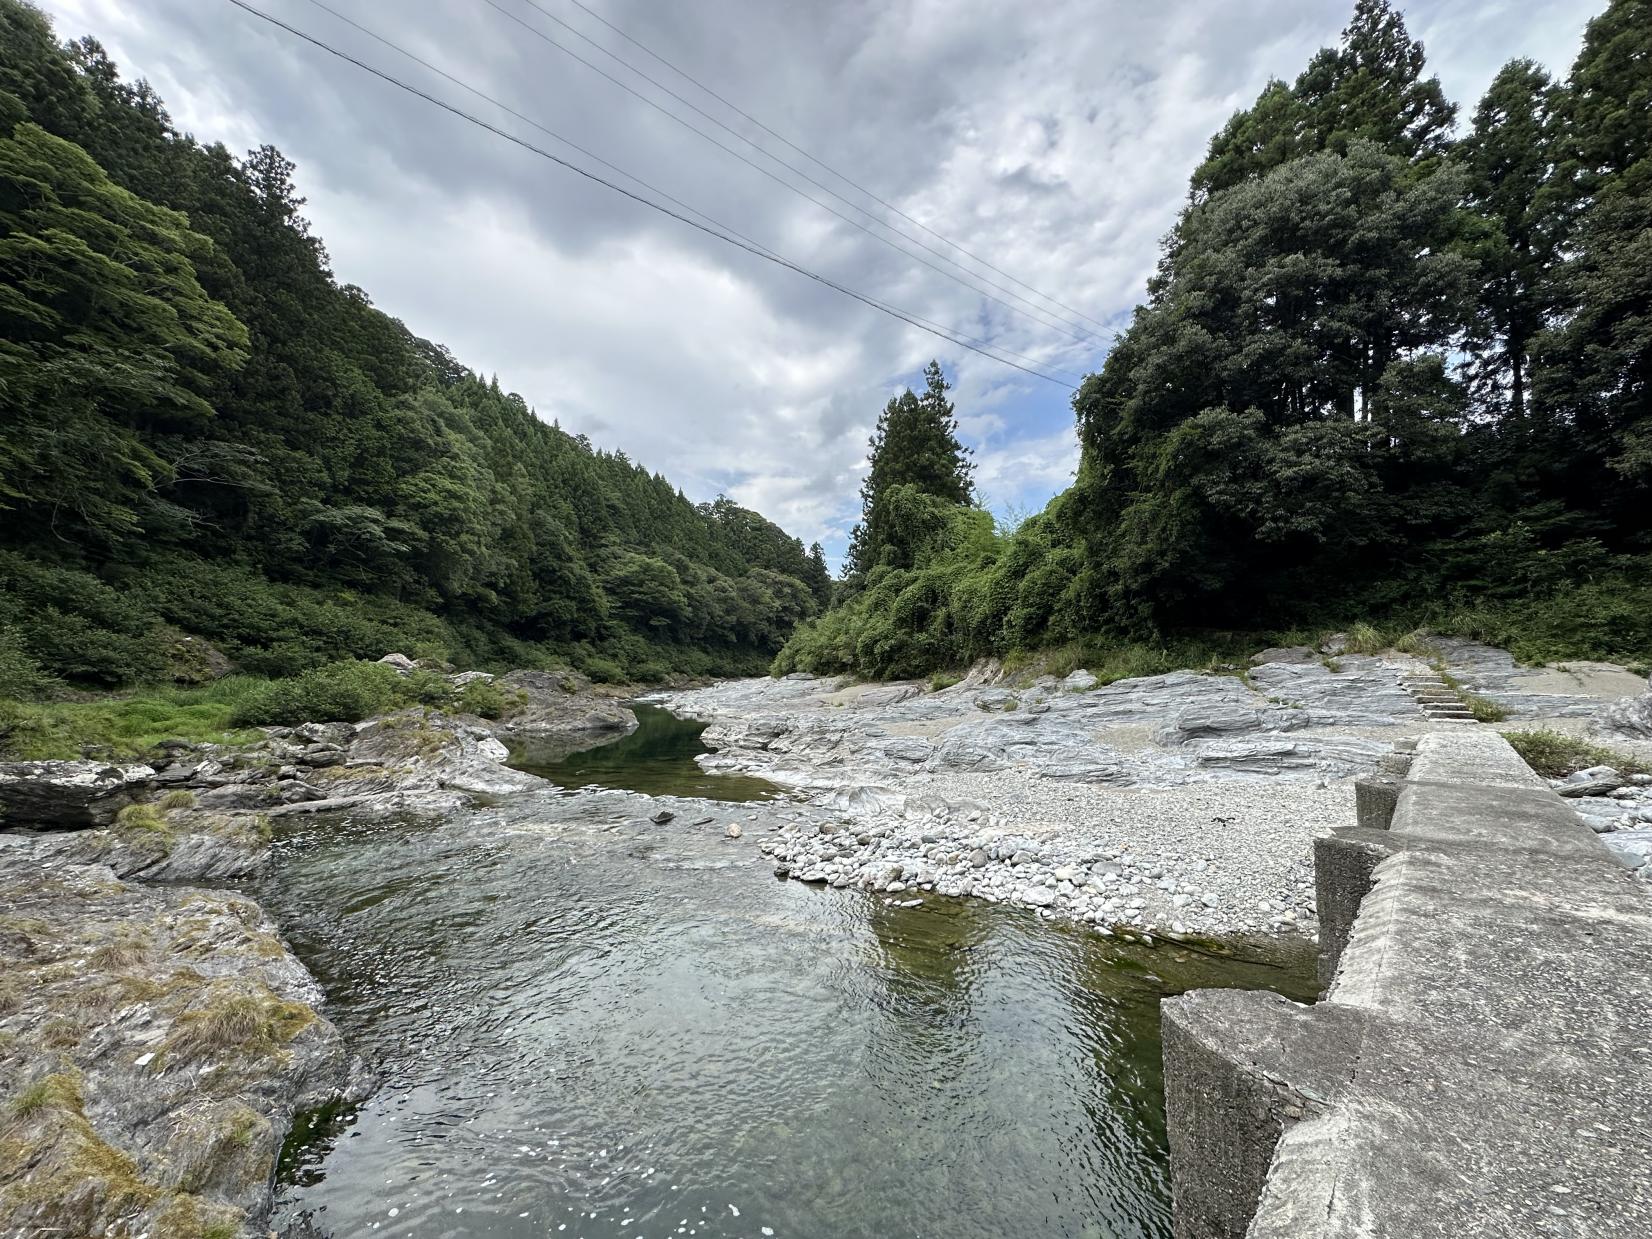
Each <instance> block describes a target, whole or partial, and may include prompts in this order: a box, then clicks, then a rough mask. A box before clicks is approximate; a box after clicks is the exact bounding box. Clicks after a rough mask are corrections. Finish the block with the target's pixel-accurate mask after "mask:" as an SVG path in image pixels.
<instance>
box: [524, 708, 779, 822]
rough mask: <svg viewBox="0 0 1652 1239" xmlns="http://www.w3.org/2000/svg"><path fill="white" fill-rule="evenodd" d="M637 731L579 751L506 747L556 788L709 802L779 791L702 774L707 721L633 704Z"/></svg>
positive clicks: (752, 797) (759, 782)
mask: <svg viewBox="0 0 1652 1239" xmlns="http://www.w3.org/2000/svg"><path fill="white" fill-rule="evenodd" d="M631 709H632V711H633V712H634V713H635V714H636V716H637V729H636V730H635V731H634V732H632V733H631V734H630V735H628V736H625V737H624V738H622V739H619V740H614V741H611V742H610V743H608V744H604V745H601V746H600V747H597V748H592V749H586V750H584V751H583V752H579V753H570V754H564V753H561V752H555V753H545V752H543V751H538V750H536V749H535V747H534V746H533V744H532V743H531V742H525V743H519V744H518V745H517V746H516V747H514V748H513V749H512V751H511V765H513V766H515V767H516V768H517V769H518V770H525V771H527V772H528V773H529V774H537V775H538V776H539V777H540V778H542V779H549V780H550V781H551V782H553V783H555V784H556V785H557V786H558V787H566V788H583V787H612V788H622V789H625V790H628V791H637V792H646V793H647V794H648V795H650V796H703V797H705V798H706V799H708V800H729V801H735V802H748V801H754V800H774V799H777V798H779V797H781V796H784V795H785V792H784V791H782V789H780V788H778V787H776V786H775V785H774V784H773V783H769V782H767V781H765V780H763V779H754V778H750V777H747V776H744V775H734V774H715V773H707V772H706V771H704V770H702V769H700V767H699V766H698V765H697V764H696V763H695V761H694V759H695V758H696V757H697V756H699V755H700V754H701V753H708V752H710V751H711V750H710V749H708V748H707V747H706V746H705V745H704V744H703V743H701V741H700V735H701V733H702V732H704V731H705V729H706V727H707V724H705V723H700V722H695V721H694V720H693V719H682V718H678V717H677V716H676V715H674V714H671V713H670V712H669V711H666V710H663V709H661V708H660V707H659V706H651V705H644V704H641V703H639V704H637V705H634V706H632V707H631Z"/></svg>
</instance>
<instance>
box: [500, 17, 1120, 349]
mask: <svg viewBox="0 0 1652 1239" xmlns="http://www.w3.org/2000/svg"><path fill="white" fill-rule="evenodd" d="M526 2H527V4H528V5H529V7H531V8H533V9H535V10H536V11H538V12H540V13H545V10H544V9H542V8H540V7H539V6H538V5H537V4H535V3H534V2H533V0H526ZM483 3H484V4H486V5H487V6H488V7H489V8H491V9H494V10H496V11H497V12H498V13H500V14H501V15H502V16H504V17H505V18H507V19H508V20H510V21H513V22H515V23H516V24H517V25H518V26H521V27H522V29H524V30H526V31H527V32H528V33H529V34H531V35H533V36H534V37H535V38H537V39H540V40H541V41H543V42H545V43H548V44H550V45H551V46H552V47H554V48H556V50H557V51H559V52H561V53H562V54H563V55H565V56H568V57H570V58H571V59H573V60H577V61H578V62H579V63H580V64H582V65H584V66H585V67H586V68H587V69H589V70H591V72H593V73H595V74H597V75H599V76H600V77H604V78H607V79H608V81H610V82H612V83H613V84H614V85H616V86H618V87H619V88H620V89H621V90H623V91H625V92H626V93H627V94H628V95H631V96H632V97H634V98H636V99H639V100H641V101H642V102H643V103H646V104H647V105H648V106H649V107H651V108H653V109H654V110H655V111H656V112H658V113H660V115H662V116H665V117H669V118H670V119H671V120H674V121H676V122H677V124H679V125H681V126H682V127H683V128H684V129H687V130H688V131H689V132H690V133H692V134H695V135H696V136H698V137H700V138H703V139H705V140H706V141H707V142H710V143H711V144H712V145H713V146H715V147H716V148H717V149H718V150H720V151H723V152H724V153H725V154H729V155H732V156H734V158H736V159H738V160H739V161H740V162H741V163H743V164H745V165H746V166H747V167H748V168H752V169H755V170H756V171H758V172H761V173H762V174H763V175H764V176H766V177H768V178H769V179H770V180H771V181H773V182H774V183H775V184H777V185H780V186H783V187H784V188H786V189H789V190H790V191H791V192H792V193H794V194H796V195H797V196H798V197H800V198H802V199H804V200H805V201H807V202H812V203H814V204H815V205H816V206H817V207H819V208H820V209H821V210H823V211H829V212H831V213H832V214H833V215H835V216H837V217H838V218H839V219H841V220H842V221H843V222H844V223H846V224H848V225H849V226H850V227H852V228H857V229H859V230H860V231H861V232H864V233H865V234H866V235H867V236H869V237H871V238H872V239H873V240H874V241H877V242H878V243H879V244H881V245H887V246H888V247H889V248H890V249H892V250H894V251H895V252H896V253H897V254H899V255H901V257H903V258H910V259H911V260H912V261H914V262H918V263H922V264H923V265H924V266H926V267H928V268H929V269H930V270H931V271H934V272H936V273H938V274H940V275H943V276H945V277H946V278H947V279H949V280H951V281H953V282H954V283H955V284H959V285H962V286H963V287H964V288H967V289H969V291H970V292H972V293H975V294H976V295H977V296H980V297H985V298H986V299H987V300H988V301H996V302H997V303H998V304H999V305H1001V306H1003V307H1004V308H1005V309H1006V310H1008V311H1009V312H1010V313H1012V314H1019V315H1020V316H1021V317H1022V318H1026V319H1029V320H1030V321H1032V322H1035V323H1037V324H1038V325H1039V326H1040V327H1046V328H1050V329H1052V330H1055V331H1059V332H1061V333H1062V334H1063V335H1065V336H1067V337H1068V338H1069V339H1071V340H1074V341H1076V342H1077V343H1079V344H1082V345H1085V346H1086V347H1091V346H1094V345H1098V344H1105V343H1106V342H1105V341H1103V340H1101V339H1100V338H1099V337H1097V336H1096V335H1095V334H1094V333H1093V332H1090V331H1088V330H1087V329H1086V330H1084V331H1083V333H1082V334H1080V333H1079V332H1075V331H1073V330H1071V328H1070V326H1069V325H1068V324H1065V323H1062V322H1060V321H1051V320H1052V319H1054V318H1055V316H1054V315H1053V314H1051V312H1050V311H1048V310H1045V309H1042V308H1041V307H1039V306H1036V305H1033V304H1032V302H1030V301H1028V300H1027V299H1026V298H1025V297H1021V296H1017V294H1015V293H1014V292H1010V296H1012V297H1015V299H1016V300H1017V301H1020V302H1021V303H1022V304H1023V305H1026V306H1028V307H1029V308H1030V310H1031V311H1032V312H1031V313H1029V312H1028V310H1018V309H1016V307H1015V306H1013V305H1011V304H1010V303H1009V302H1008V301H1005V300H1004V299H1003V298H1002V297H997V296H994V295H993V294H992V293H989V292H987V291H986V290H985V289H983V288H981V287H979V286H978V285H975V284H972V283H970V282H969V280H967V279H964V278H963V277H961V276H958V275H955V274H953V273H952V272H951V271H948V270H947V269H946V268H945V267H941V266H937V265H936V264H935V263H933V262H930V261H929V260H928V259H927V258H923V257H921V256H919V255H917V254H914V253H913V252H912V251H911V250H908V249H904V248H902V247H901V246H899V245H897V244H896V243H895V242H893V241H891V240H890V239H889V238H888V237H886V236H883V235H882V234H881V233H877V232H873V231H872V230H871V229H870V228H868V227H867V226H866V225H865V224H863V223H861V222H860V221H859V220H857V219H852V218H850V217H849V216H847V215H845V214H844V213H843V212H842V211H840V210H838V209H837V208H836V207H834V206H832V205H831V204H830V203H828V202H822V201H821V200H820V199H819V198H816V197H815V196H814V195H813V194H810V193H808V192H806V191H804V190H802V189H799V188H798V187H797V186H796V185H794V184H792V183H791V182H790V181H788V180H786V179H785V178H784V177H782V176H780V175H778V174H776V173H775V172H773V171H771V170H770V169H768V168H765V167H764V166H763V165H762V164H760V163H756V162H755V161H753V160H751V159H749V158H747V157H746V156H745V155H742V154H741V153H740V152H739V151H737V150H735V149H734V148H733V147H731V146H729V145H727V144H726V143H724V142H720V141H718V140H717V139H716V138H715V137H713V136H712V135H711V134H709V133H707V132H706V131H705V130H703V129H699V128H696V127H695V126H694V125H693V124H691V123H690V122H689V121H687V120H685V119H684V118H683V117H681V116H678V115H677V114H676V113H675V112H673V111H672V110H671V109H670V108H668V107H666V106H664V105H663V104H661V103H659V102H657V101H656V100H653V99H650V98H649V97H648V96H647V95H645V94H643V93H642V92H641V91H639V90H637V89H636V88H635V87H634V86H631V85H630V84H629V83H626V82H622V81H621V80H620V79H619V78H617V77H615V76H614V75H613V74H612V73H609V72H608V71H607V70H605V69H601V68H598V67H597V66H596V65H594V64H592V63H591V62H590V61H589V60H587V59H585V57H583V56H581V55H580V54H579V53H578V52H576V51H574V50H573V49H572V48H569V47H567V46H565V45H563V44H561V43H558V42H557V41H556V40H555V39H553V38H552V37H551V36H550V35H548V34H546V33H545V32H544V31H543V30H540V29H539V28H538V27H536V26H534V25H531V24H530V23H528V22H525V21H523V20H522V19H521V18H520V17H518V16H517V15H516V14H515V13H512V12H511V11H510V10H509V9H507V8H505V7H504V6H503V5H501V4H499V3H498V0H483ZM545 16H547V17H550V19H551V20H552V21H556V22H560V21H561V19H560V18H558V17H555V16H554V15H552V14H549V13H545ZM562 24H563V25H566V24H567V23H565V22H564V23H562ZM569 29H572V27H569ZM574 33H575V34H579V32H578V31H577V30H575V31H574ZM579 37H580V38H585V36H584V35H579ZM587 42H589V40H587ZM593 46H597V45H595V44H593ZM597 50H598V51H600V52H602V53H603V54H604V55H606V56H611V57H612V56H613V53H612V52H610V51H608V50H607V49H606V48H603V47H600V46H597ZM614 58H615V59H616V60H618V57H614ZM619 63H620V64H622V65H623V64H625V62H624V61H623V60H621V61H619ZM625 67H626V68H628V69H630V68H631V66H630V65H625ZM632 72H633V73H637V74H638V75H639V76H641V77H643V78H644V79H645V80H646V81H649V82H654V79H653V78H650V77H648V75H647V74H644V73H642V72H641V71H640V70H637V69H632ZM654 84H655V85H656V86H659V83H657V82H654ZM660 89H661V90H663V91H665V92H666V94H668V95H671V97H672V98H674V99H678V100H681V101H682V102H683V103H684V104H685V105H686V106H688V107H690V108H693V109H694V111H696V112H699V113H700V114H701V115H702V116H705V117H706V119H707V120H709V121H711V122H712V123H713V124H714V125H717V126H718V127H720V128H722V129H727V130H728V132H730V133H732V134H734V136H735V137H737V138H739V139H740V141H742V142H745V143H746V144H747V145H748V146H752V147H753V148H754V149H756V150H757V151H759V152H760V153H762V154H763V155H766V156H767V157H768V158H770V159H772V160H774V161H775V162H776V163H778V164H779V165H780V166H781V167H783V168H785V169H787V170H788V171H790V172H793V173H796V175H798V176H801V177H802V178H803V179H804V180H806V181H808V182H809V183H810V184H811V185H814V186H816V187H818V188H819V189H821V190H823V191H824V192H826V193H828V194H831V195H832V196H833V197H834V198H837V199H838V200H839V201H841V202H844V203H845V205H847V206H848V207H850V209H851V210H856V211H860V213H861V214H862V215H865V216H866V217H867V218H868V219H870V220H872V222H873V223H875V224H878V225H879V227H883V228H889V230H890V231H891V232H895V235H896V236H898V237H900V238H901V239H902V240H906V241H911V242H912V244H914V245H916V246H918V248H919V249H923V250H928V251H929V253H931V254H934V255H935V256H936V257H938V258H940V259H941V261H942V262H948V263H951V264H952V265H953V266H954V267H958V269H959V270H960V271H964V273H965V275H969V276H972V277H973V278H975V279H980V280H981V281H982V283H985V284H988V285H990V286H991V287H993V288H1002V287H1003V286H1002V285H1000V284H995V283H993V281H991V280H988V279H985V278H984V277H981V276H975V275H974V273H973V272H969V271H967V270H966V269H965V268H963V267H961V266H959V265H958V264H957V263H956V262H953V260H952V259H950V258H948V257H947V256H946V255H945V254H942V253H940V252H939V251H937V250H935V249H933V248H931V247H930V246H927V245H925V244H923V242H921V241H913V240H912V238H911V237H908V236H907V235H906V234H905V233H902V232H897V231H896V230H895V229H893V228H890V227H889V225H888V224H885V223H883V222H882V221H881V220H879V219H878V218H877V217H876V216H874V215H872V214H871V213H870V212H868V211H865V210H863V209H862V208H860V207H858V206H855V205H854V203H852V202H849V201H848V200H847V199H845V198H844V197H843V195H841V194H839V193H838V192H837V191H836V190H833V189H831V188H829V187H828V186H825V185H822V184H821V183H820V182H819V181H817V180H815V179H814V178H813V177H811V176H810V175H809V174H808V173H806V172H803V171H800V170H799V169H798V168H796V167H794V166H793V165H791V164H789V163H787V162H786V161H785V160H783V159H781V158H779V157H778V156H776V155H773V154H770V153H769V152H768V151H765V150H763V148H762V147H760V146H757V144H756V143H754V142H752V141H751V139H750V138H748V137H746V136H745V135H744V134H742V133H740V132H739V131H738V130H734V129H729V127H728V126H727V125H725V124H723V122H722V121H720V120H718V119H717V118H716V117H715V116H712V115H711V114H710V113H708V112H706V111H705V110H704V109H702V108H699V107H697V106H696V105H694V104H693V103H690V102H689V101H688V100H686V99H683V98H682V96H681V95H678V94H676V93H675V92H673V91H672V90H671V89H670V88H669V87H665V86H660ZM1005 291H1009V290H1007V289H1006V290H1005ZM1038 314H1043V315H1047V316H1048V317H1045V318H1039V317H1036V315H1038Z"/></svg>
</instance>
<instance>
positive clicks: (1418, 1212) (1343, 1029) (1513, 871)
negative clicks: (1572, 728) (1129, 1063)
mask: <svg viewBox="0 0 1652 1239" xmlns="http://www.w3.org/2000/svg"><path fill="white" fill-rule="evenodd" d="M1407 765H1408V767H1409V768H1408V769H1406V768H1405V767H1406V766H1407ZM1360 821H1361V825H1359V826H1356V827H1352V828H1348V829H1345V830H1342V831H1338V832H1337V833H1336V834H1335V835H1333V836H1332V837H1330V838H1327V839H1323V840H1320V841H1319V842H1318V845H1317V846H1316V856H1315V862H1316V868H1317V870H1318V878H1319V905H1320V915H1321V925H1322V937H1321V949H1322V968H1323V973H1324V978H1325V979H1326V980H1327V981H1328V983H1329V989H1328V992H1327V993H1326V996H1325V998H1324V1000H1323V1001H1321V1002H1320V1003H1318V1004H1317V1005H1314V1006H1301V1005H1298V1004H1296V1003H1292V1002H1290V1001H1289V1000H1287V999H1284V998H1281V997H1279V996H1277V995H1272V994H1265V993H1241V992H1235V991H1216V990H1205V991H1196V992H1194V993H1190V994H1186V995H1184V996H1182V997H1180V998H1174V999H1167V1000H1166V1001H1165V1004H1164V1046H1165V1077H1166V1100H1167V1104H1168V1108H1169V1122H1170V1146H1171V1158H1172V1172H1173V1182H1174V1189H1175V1202H1176V1221H1175V1233H1176V1236H1177V1239H1239V1237H1241V1236H1248V1237H1249V1239H1310V1237H1311V1239H1354V1237H1355V1236H1360V1237H1373V1239H1375V1237H1382V1239H1390V1237H1392V1239H1423V1237H1425V1236H1426V1237H1430V1239H1432V1237H1436V1236H1437V1237H1439V1239H1473V1237H1478V1236H1485V1237H1487V1239H1492V1237H1496V1239H1523V1237H1525V1236H1545V1237H1551V1236H1552V1237H1557V1239H1617V1237H1619V1236H1621V1237H1622V1239H1645V1237H1646V1236H1652V899H1649V897H1648V891H1647V888H1646V887H1645V886H1644V885H1642V884H1641V883H1639V882H1637V881H1635V880H1633V879H1632V878H1630V877H1629V876H1628V874H1627V873H1626V872H1625V871H1624V869H1623V868H1622V867H1621V866H1620V865H1619V864H1618V863H1617V862H1616V861H1615V860H1614V859H1613V858H1612V857H1611V855H1610V853H1608V852H1607V851H1606V849H1605V848H1604V847H1603V846H1602V845H1601V844H1600V843H1599V842H1598V840H1597V839H1596V838H1595V836H1594V834H1593V832H1591V831H1590V830H1589V829H1588V827H1586V826H1584V825H1583V824H1582V823H1581V822H1579V821H1578V820H1577V818H1576V816H1575V815H1574V814H1573V813H1572V812H1571V810H1570V809H1569V808H1568V807H1567V806H1566V805H1565V804H1564V803H1563V802H1562V801H1561V799H1560V798H1559V797H1558V796H1556V795H1555V794H1554V793H1553V792H1552V791H1551V790H1550V789H1549V788H1548V786H1547V785H1546V784H1545V783H1544V782H1543V781H1542V780H1541V779H1540V778H1538V777H1537V776H1536V775H1535V774H1533V773H1532V771H1531V770H1530V769H1529V768H1528V767H1527V766H1526V765H1525V763H1524V762H1523V761H1521V760H1520V758H1519V756H1518V755H1517V754H1516V753H1515V752H1514V750H1513V749H1512V748H1510V747H1509V745H1508V743H1507V742H1506V741H1505V740H1504V739H1503V738H1502V737H1501V736H1499V735H1497V734H1496V733H1495V732H1493V731H1491V730H1490V729H1488V728H1480V727H1463V728H1457V729H1453V730H1450V731H1442V732H1437V733H1432V734H1429V735H1427V736H1424V737H1423V738H1422V739H1421V740H1420V741H1419V742H1418V743H1417V747H1416V751H1415V753H1414V755H1412V756H1411V757H1410V758H1409V761H1408V762H1407V760H1406V759H1405V758H1401V759H1400V760H1399V761H1397V762H1396V763H1395V769H1394V773H1393V774H1392V775H1391V776H1390V777H1389V778H1388V780H1386V781H1383V780H1377V781H1373V782H1369V783H1367V784H1366V785H1365V786H1363V787H1362V788H1361V789H1360ZM1384 826H1386V829H1385V828H1384Z"/></svg>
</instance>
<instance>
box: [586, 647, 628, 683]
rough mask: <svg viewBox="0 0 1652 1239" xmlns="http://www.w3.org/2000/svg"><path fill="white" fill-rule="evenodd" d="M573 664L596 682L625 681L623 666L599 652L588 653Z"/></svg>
mask: <svg viewBox="0 0 1652 1239" xmlns="http://www.w3.org/2000/svg"><path fill="white" fill-rule="evenodd" d="M575 665H576V666H577V667H578V668H579V669H580V670H581V671H583V672H584V673H585V674H586V675H588V676H590V677H591V679H593V680H595V681H596V682H597V683H598V684H624V683H625V668H624V667H622V666H620V665H619V664H618V663H617V662H615V661H614V660H613V659H611V658H604V657H602V656H601V655H600V654H590V655H587V656H585V657H584V658H581V659H577V660H576V662H575Z"/></svg>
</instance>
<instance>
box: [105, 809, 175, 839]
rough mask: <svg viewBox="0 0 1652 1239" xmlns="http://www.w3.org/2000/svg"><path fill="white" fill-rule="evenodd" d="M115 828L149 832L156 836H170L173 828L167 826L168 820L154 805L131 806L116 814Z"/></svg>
mask: <svg viewBox="0 0 1652 1239" xmlns="http://www.w3.org/2000/svg"><path fill="white" fill-rule="evenodd" d="M115 828H116V829H117V830H147V831H153V832H155V833H156V834H163V835H164V834H169V833H170V832H171V828H170V827H169V826H167V824H166V818H164V817H162V816H161V811H160V809H159V808H158V807H156V806H155V805H152V804H129V805H127V806H126V807H125V808H124V809H122V810H121V811H120V812H119V813H117V814H115Z"/></svg>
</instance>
